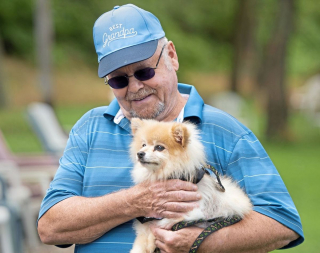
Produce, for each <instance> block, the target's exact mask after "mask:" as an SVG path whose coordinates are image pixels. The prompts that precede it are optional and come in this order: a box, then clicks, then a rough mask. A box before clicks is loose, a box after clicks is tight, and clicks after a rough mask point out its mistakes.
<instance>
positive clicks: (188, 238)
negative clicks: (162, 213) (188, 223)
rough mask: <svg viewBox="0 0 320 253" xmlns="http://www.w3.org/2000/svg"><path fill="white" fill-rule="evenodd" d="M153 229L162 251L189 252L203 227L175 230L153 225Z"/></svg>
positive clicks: (168, 252)
mask: <svg viewBox="0 0 320 253" xmlns="http://www.w3.org/2000/svg"><path fill="white" fill-rule="evenodd" d="M151 230H152V233H153V234H154V236H155V237H156V246H157V247H158V248H159V249H160V251H161V253H188V252H189V250H190V248H191V246H192V244H193V243H194V241H195V240H196V239H197V237H198V235H199V234H200V233H201V232H202V230H203V229H202V228H198V227H189V228H184V229H181V230H178V231H174V232H173V231H171V230H165V229H162V228H159V227H156V226H152V227H151Z"/></svg>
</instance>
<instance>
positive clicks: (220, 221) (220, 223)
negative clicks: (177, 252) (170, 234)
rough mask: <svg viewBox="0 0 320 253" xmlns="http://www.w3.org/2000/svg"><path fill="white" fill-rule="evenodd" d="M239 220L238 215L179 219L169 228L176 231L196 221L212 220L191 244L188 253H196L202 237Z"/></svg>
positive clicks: (196, 222) (202, 239)
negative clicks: (194, 219)
mask: <svg viewBox="0 0 320 253" xmlns="http://www.w3.org/2000/svg"><path fill="white" fill-rule="evenodd" d="M239 221H241V217H240V216H238V215H234V216H232V217H230V218H229V217H228V218H223V217H219V218H215V219H212V220H202V219H201V220H198V221H181V222H179V223H177V224H175V225H173V227H172V228H171V230H172V231H178V230H180V229H182V228H186V227H190V226H193V225H195V224H198V223H202V222H213V223H211V224H210V225H209V226H208V227H207V228H206V229H204V230H203V231H202V232H201V234H200V235H199V236H198V237H197V239H196V240H195V241H194V243H193V244H192V246H191V248H190V250H189V253H196V252H197V251H198V249H199V247H200V245H201V243H202V242H203V241H204V239H206V238H207V237H208V236H209V235H211V234H212V233H214V232H216V231H218V230H219V229H221V228H225V227H228V226H230V225H233V224H235V223H237V222H239Z"/></svg>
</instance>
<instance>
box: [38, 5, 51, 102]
mask: <svg viewBox="0 0 320 253" xmlns="http://www.w3.org/2000/svg"><path fill="white" fill-rule="evenodd" d="M35 34H36V45H37V58H38V66H39V70H40V90H41V93H42V98H43V100H44V102H45V103H47V104H49V105H51V106H52V105H53V89H52V77H51V51H52V41H53V28H52V17H51V8H50V0H37V3H36V12H35Z"/></svg>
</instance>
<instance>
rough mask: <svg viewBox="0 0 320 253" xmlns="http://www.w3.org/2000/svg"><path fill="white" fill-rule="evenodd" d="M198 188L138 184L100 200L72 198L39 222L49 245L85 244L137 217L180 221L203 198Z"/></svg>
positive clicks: (180, 183)
mask: <svg viewBox="0 0 320 253" xmlns="http://www.w3.org/2000/svg"><path fill="white" fill-rule="evenodd" d="M196 190H197V186H196V185H194V184H192V183H189V182H183V181H181V180H169V181H167V182H157V183H154V184H152V185H151V184H150V185H149V184H139V185H136V186H134V187H132V188H129V189H127V190H123V191H119V192H115V193H112V194H108V195H105V196H101V197H96V198H86V197H80V196H75V197H70V198H68V199H65V200H63V201H61V202H59V203H57V204H56V205H54V206H53V207H51V208H50V209H49V210H48V211H47V212H46V213H45V214H44V215H43V216H42V217H41V218H40V220H39V222H38V232H39V235H40V239H41V241H42V242H44V243H46V244H54V245H61V244H74V243H77V244H83V243H89V242H92V241H93V240H95V239H97V238H99V237H100V236H102V235H103V234H104V233H106V232H107V231H109V230H110V229H112V228H114V227H116V226H118V225H119V224H122V223H124V222H127V221H129V220H131V219H133V218H135V217H138V216H148V217H166V218H177V217H180V216H182V215H183V214H184V213H186V212H188V211H190V210H192V209H193V208H194V207H196V206H197V205H198V204H197V203H196V201H197V200H199V199H200V198H201V197H200V196H199V195H198V194H197V192H196Z"/></svg>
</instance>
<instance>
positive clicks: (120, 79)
mask: <svg viewBox="0 0 320 253" xmlns="http://www.w3.org/2000/svg"><path fill="white" fill-rule="evenodd" d="M165 46H166V44H165V45H163V47H162V50H161V53H160V56H159V59H158V61H157V64H156V67H155V68H151V67H148V68H144V69H139V70H137V71H136V72H134V74H133V75H132V76H134V77H135V78H136V79H137V80H139V81H146V80H149V79H151V78H152V77H154V75H155V74H156V72H155V71H154V70H155V69H157V67H158V64H159V62H160V58H161V55H162V52H163V49H164V47H165ZM132 76H128V75H124V76H116V77H112V78H110V79H108V77H107V76H105V77H104V83H105V84H109V85H110V86H111V87H112V88H113V89H122V88H124V87H127V86H128V84H129V77H132Z"/></svg>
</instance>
